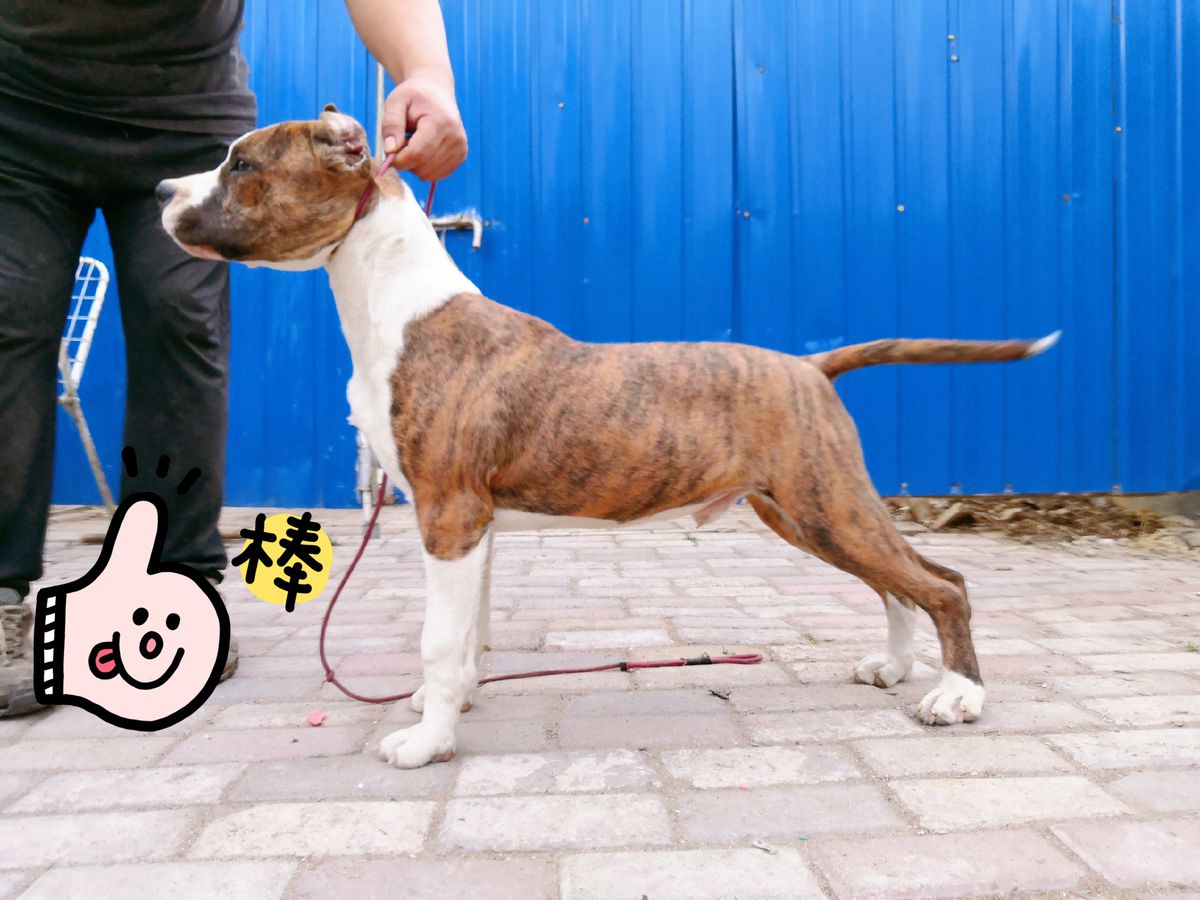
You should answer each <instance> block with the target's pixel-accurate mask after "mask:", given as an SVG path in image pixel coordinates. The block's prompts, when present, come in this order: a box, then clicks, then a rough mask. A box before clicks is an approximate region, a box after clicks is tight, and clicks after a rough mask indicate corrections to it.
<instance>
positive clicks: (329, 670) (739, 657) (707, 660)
mask: <svg viewBox="0 0 1200 900" xmlns="http://www.w3.org/2000/svg"><path fill="white" fill-rule="evenodd" d="M395 160H396V154H395V153H389V154H388V155H387V156H386V157H385V158H384V160H383V166H382V167H381V168H380V170H379V174H378V175H376V176H374V177H373V178H372V179H371V181H370V182H369V183H368V184H367V186H366V188H365V189H364V190H363V193H362V197H361V198H360V199H359V201H358V206H357V207H355V209H354V218H355V221H357V220H358V217H359V216H360V215H362V211H363V209H365V208H366V205H367V201H368V200H370V199H371V194H373V193H374V191H375V178H378V177H379V176H380V175H383V173H384V172H386V171H387V170H388V169H390V168H391V166H392V163H393V162H395ZM436 187H437V182H436V181H432V182H430V183H429V196H428V197H426V198H425V215H426V217H428V216H429V211H430V210H431V209H432V208H433V192H434V189H435V188H436ZM386 492H387V475H386V474H385V475H384V476H383V478H382V479H381V481H380V483H379V495H378V496H377V497H376V498H375V511H374V512H373V513H371V521H370V522H369V523H368V524H367V529H366V532H365V533H364V534H363V539H362V543H360V544H359V545H358V552H357V553H355V554H354V559H352V560H351V561H350V565H349V566H348V567H347V568H346V571H345V572H344V573H343V574H342V580H341V581H339V582H338V586H337V590H335V591H334V592H333V599H331V600H330V601H329V606H327V607H326V608H325V616H324V618H322V619H321V636H320V639H319V641H318V643H317V650H318V652H319V653H320V655H321V666H322V667H323V668H324V669H325V680H326V681H328V682H329V683H330V684H332V685H333V686H334V687H336V688H337V689H338V690H339V691H341V692H342V693H343V694H345V695H346V696H347V697H349V698H350V699H351V700H361V701H362V702H363V703H393V702H395V701H396V700H407V699H408V698H409V697H411V696H412V695H413V694H415V693H416V691H409V692H408V693H406V694H391V695H389V696H387V697H365V696H363V695H362V694H356V693H354V691H352V690H350V689H349V688H348V687H346V686H345V685H344V684H342V683H341V682H340V681H338V679H337V675H335V674H334V671H333V667H332V666H330V665H329V659H328V658H327V657H326V656H325V632H326V631H327V630H328V628H329V617H330V615H331V614H332V613H333V607H334V606H335V605H337V602H338V598H340V597H341V596H342V588H344V587H345V586H346V582H348V581H349V580H350V576H351V575H353V574H354V569H355V567H356V566H357V565H358V561H359V560H360V559H362V555H363V553H365V552H366V549H367V543H368V542H369V541H370V540H371V534H372V533H373V532H374V531H375V522H376V521H377V520H378V519H379V511H380V510H381V509H383V498H384V497H385V496H387V494H386ZM760 662H762V654H761V653H738V654H734V655H732V656H709V655H708V654H707V653H705V654H704V655H702V656H695V657H692V658H691V659H652V660H644V661H642V662H629V661H624V662H615V663H606V664H605V665H602V666H588V667H585V668H581V669H542V670H541V671H537V672H512V673H510V674H508V675H492V676H490V677H488V678H481V679H479V681H478V684H490V683H491V682H493V681H515V680H516V679H519V678H541V677H542V676H544V675H582V674H584V673H586V672H608V671H611V670H613V669H619V670H621V671H622V672H629V671H632V670H633V669H662V668H670V667H675V666H710V665H741V666H745V665H754V664H755V663H760Z"/></svg>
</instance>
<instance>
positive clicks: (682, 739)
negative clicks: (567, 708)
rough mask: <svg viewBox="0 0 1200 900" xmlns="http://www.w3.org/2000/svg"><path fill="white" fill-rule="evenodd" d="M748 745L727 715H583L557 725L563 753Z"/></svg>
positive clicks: (567, 719)
mask: <svg viewBox="0 0 1200 900" xmlns="http://www.w3.org/2000/svg"><path fill="white" fill-rule="evenodd" d="M741 743H745V740H744V738H743V737H742V733H741V731H740V730H739V729H738V727H737V725H736V724H735V723H734V721H733V718H732V717H731V716H730V715H728V714H724V715H720V714H711V715H684V716H667V715H657V716H583V717H579V718H565V719H562V720H561V721H560V722H559V725H558V745H559V746H560V747H562V748H563V749H564V750H594V749H607V748H610V747H611V748H622V747H624V748H630V747H632V748H637V749H646V748H660V747H671V748H674V747H728V746H732V745H734V744H741Z"/></svg>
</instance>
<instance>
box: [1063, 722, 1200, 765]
mask: <svg viewBox="0 0 1200 900" xmlns="http://www.w3.org/2000/svg"><path fill="white" fill-rule="evenodd" d="M1045 740H1047V741H1048V742H1049V743H1051V744H1052V745H1053V746H1055V747H1057V748H1059V749H1060V750H1062V751H1064V752H1065V753H1067V754H1068V755H1069V756H1070V757H1071V758H1072V759H1074V760H1075V761H1076V762H1078V763H1079V764H1080V765H1083V766H1086V767H1087V768H1089V769H1138V768H1144V767H1151V766H1194V765H1196V761H1197V760H1198V759H1200V728H1164V729H1147V730H1145V731H1125V732H1113V731H1107V732H1103V733H1100V734H1051V735H1047V736H1046V738H1045Z"/></svg>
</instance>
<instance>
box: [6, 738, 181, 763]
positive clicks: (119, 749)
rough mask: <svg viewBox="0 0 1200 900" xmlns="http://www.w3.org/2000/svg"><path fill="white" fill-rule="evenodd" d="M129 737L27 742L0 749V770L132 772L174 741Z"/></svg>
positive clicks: (158, 755)
mask: <svg viewBox="0 0 1200 900" xmlns="http://www.w3.org/2000/svg"><path fill="white" fill-rule="evenodd" d="M133 734H134V733H131V736H130V737H115V738H73V739H71V740H28V741H21V742H20V743H17V744H13V745H12V746H9V747H2V748H0V771H3V772H34V771H49V770H54V769H134V768H137V767H139V766H144V765H146V764H148V763H150V762H152V761H154V760H155V759H157V758H158V757H160V756H162V754H163V753H164V752H166V750H167V748H168V747H170V746H171V745H172V744H174V743H175V741H176V739H175V738H170V737H157V736H153V735H144V734H141V733H140V732H137V733H136V737H135V736H133Z"/></svg>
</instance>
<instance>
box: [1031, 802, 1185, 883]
mask: <svg viewBox="0 0 1200 900" xmlns="http://www.w3.org/2000/svg"><path fill="white" fill-rule="evenodd" d="M1052 830H1053V831H1054V833H1055V834H1056V835H1058V837H1059V838H1060V839H1062V841H1063V843H1065V844H1066V845H1067V846H1068V847H1070V848H1071V849H1072V850H1074V851H1075V852H1076V853H1078V854H1079V855H1080V856H1081V857H1082V858H1083V860H1084V861H1085V862H1086V863H1087V864H1088V865H1090V866H1091V867H1092V868H1093V869H1095V870H1096V871H1097V872H1099V873H1100V874H1101V875H1103V876H1104V877H1105V878H1107V879H1108V880H1109V881H1111V882H1112V883H1113V884H1115V885H1117V886H1119V887H1123V888H1141V887H1143V886H1148V885H1169V886H1180V887H1182V886H1187V885H1192V886H1194V885H1196V884H1200V853H1197V852H1196V848H1197V847H1200V821H1197V820H1195V819H1174V820H1169V821H1162V822H1069V823H1066V824H1063V825H1055V826H1053V828H1052Z"/></svg>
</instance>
